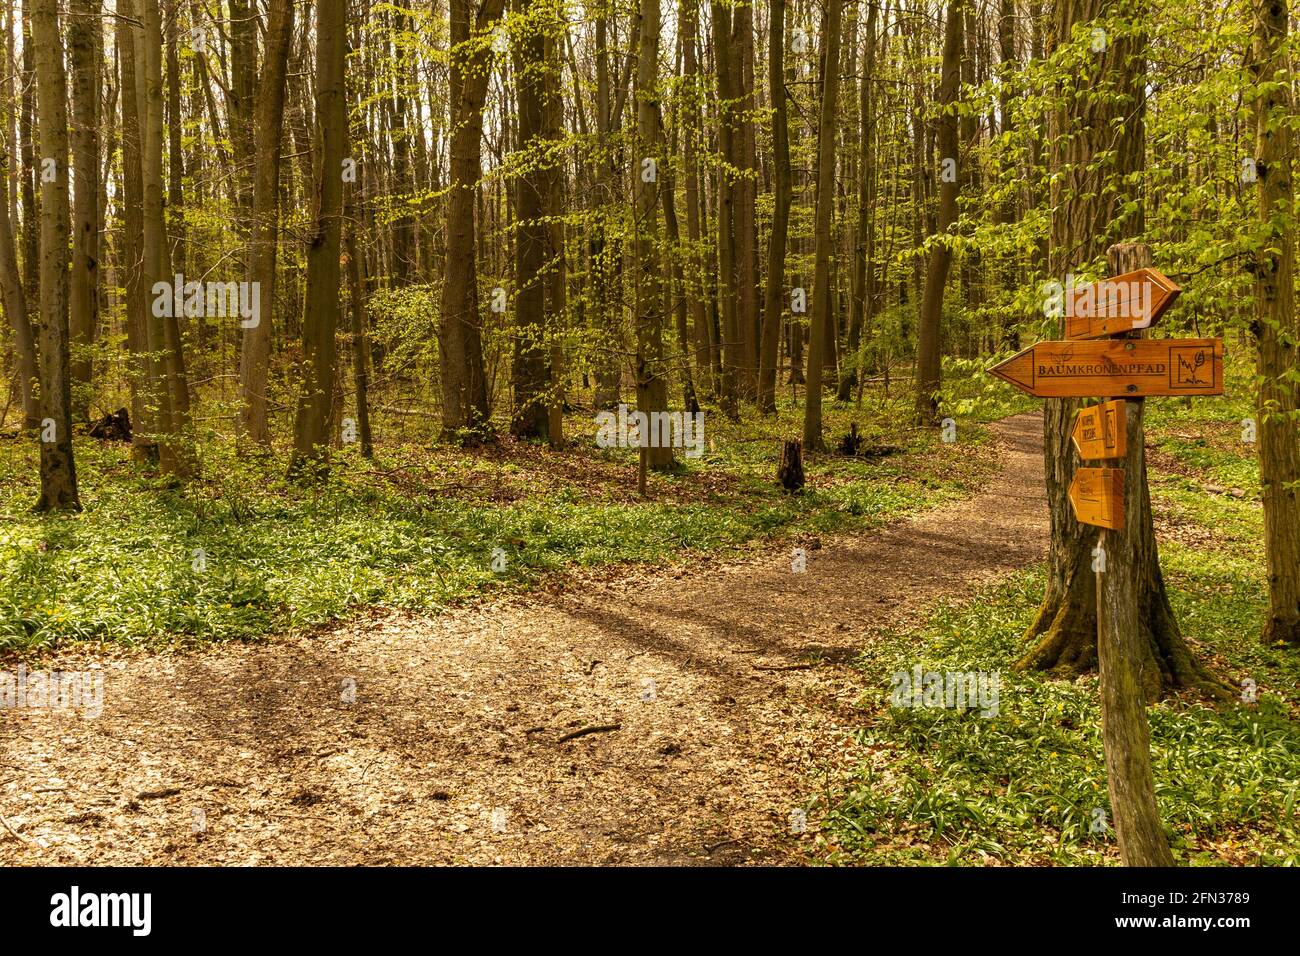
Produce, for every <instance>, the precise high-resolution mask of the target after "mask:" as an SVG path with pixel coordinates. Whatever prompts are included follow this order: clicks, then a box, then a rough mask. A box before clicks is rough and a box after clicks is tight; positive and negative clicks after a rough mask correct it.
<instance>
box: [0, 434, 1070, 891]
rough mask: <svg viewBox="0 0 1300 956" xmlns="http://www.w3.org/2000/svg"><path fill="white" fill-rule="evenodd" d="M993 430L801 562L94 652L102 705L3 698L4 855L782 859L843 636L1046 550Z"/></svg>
mask: <svg viewBox="0 0 1300 956" xmlns="http://www.w3.org/2000/svg"><path fill="white" fill-rule="evenodd" d="M994 429H995V432H996V434H997V440H998V442H999V443H1000V445H1001V448H1000V452H999V454H1000V458H1001V460H1002V462H1003V468H1002V471H1001V472H1000V473H999V474H998V475H996V476H995V477H994V478H993V479H992V481H991V482H990V484H989V485H988V486H987V487H986V488H985V489H983V490H982V491H981V492H980V493H979V494H978V495H976V496H975V497H973V498H968V499H966V500H963V501H959V502H955V503H952V504H949V505H945V506H943V507H941V508H939V509H936V510H934V511H930V512H927V513H925V514H923V515H920V516H918V517H916V518H913V519H910V520H905V521H901V522H898V523H896V524H893V525H890V526H889V527H887V528H885V529H882V530H881V531H879V532H874V533H870V534H866V535H862V536H858V537H852V538H841V539H828V540H827V541H825V542H823V544H822V546H821V547H820V548H816V549H810V550H808V551H807V571H806V572H805V573H802V574H796V573H792V570H791V552H790V548H788V547H787V548H783V549H781V550H779V551H774V552H770V553H768V554H767V555H765V556H763V557H761V558H757V559H748V560H745V561H743V562H737V563H732V564H727V565H721V566H720V565H719V563H718V562H707V563H704V562H702V563H701V564H700V565H699V566H698V567H697V568H692V569H677V570H673V571H668V572H663V571H656V572H651V573H647V574H641V575H640V576H639V577H636V578H635V579H632V580H625V581H621V582H618V583H612V584H611V583H601V584H593V585H590V586H584V587H582V588H581V589H577V588H575V589H571V590H569V591H567V592H565V593H562V594H531V595H517V596H513V597H511V598H507V599H504V600H500V601H496V602H494V603H491V604H489V605H485V606H480V607H477V608H473V609H465V610H461V611H456V612H453V613H449V614H447V615H444V616H440V617H436V618H419V617H413V616H411V615H403V614H396V613H387V612H385V613H378V612H376V613H373V614H362V615H359V616H358V617H357V618H356V619H355V620H352V621H349V622H347V623H346V624H343V625H340V626H339V627H336V628H334V629H331V630H329V631H328V632H325V633H320V634H316V635H312V636H307V637H302V638H295V639H289V640H283V641H277V642H275V643H268V644H260V645H256V644H255V645H218V646H215V647H212V648H211V649H209V650H205V651H200V652H191V653H168V654H162V655H158V654H131V655H124V656H121V657H117V658H112V659H108V660H104V663H103V669H104V674H105V686H104V709H103V713H102V715H101V716H99V717H98V718H91V717H88V716H84V715H81V714H71V713H69V712H61V711H25V712H24V711H7V712H3V713H0V733H2V734H3V738H4V739H3V750H2V751H0V757H2V760H3V762H2V763H0V814H3V816H4V818H5V821H7V824H8V827H11V828H12V829H13V831H15V832H16V833H17V834H18V836H14V835H11V833H10V832H9V831H8V829H7V828H6V827H4V826H0V864H4V865H13V864H36V863H44V864H51V863H54V864H100V865H103V864H153V865H162V864H189V865H202V864H227V865H235V864H281V865H296V864H334V865H351V864H439V863H476V864H490V863H503V864H596V863H602V864H690V863H705V864H710V863H711V864H740V863H745V862H759V863H767V864H772V863H784V862H797V861H798V860H799V859H801V857H802V853H803V846H806V845H807V843H806V841H810V840H811V839H812V836H811V831H812V830H813V828H814V827H813V822H812V821H810V824H809V833H808V834H805V835H803V836H799V835H797V834H795V833H792V832H791V830H792V827H791V814H792V811H793V810H794V809H795V808H797V807H800V806H803V805H805V804H806V803H807V802H808V801H809V800H810V799H811V798H813V797H814V796H815V795H816V791H817V788H818V787H819V781H820V775H819V773H818V770H819V768H822V767H825V766H828V765H839V764H842V763H843V762H845V761H850V760H853V759H856V758H857V757H858V754H857V752H856V748H855V747H851V746H846V743H847V742H848V740H849V737H850V734H851V733H852V730H853V728H854V725H855V720H856V714H855V710H854V707H853V704H854V702H855V701H856V700H857V699H858V698H859V696H860V695H861V693H862V690H863V688H862V686H861V683H860V678H859V675H858V673H857V672H855V671H854V670H853V669H852V668H850V667H848V666H846V665H847V663H848V662H850V661H851V660H852V659H853V656H854V654H855V651H856V649H858V648H860V647H861V646H862V645H863V644H864V643H865V642H866V641H868V640H870V638H871V636H872V634H873V633H876V632H878V631H879V630H881V629H884V628H888V627H891V626H895V625H898V624H900V623H908V622H911V621H917V620H920V618H921V616H922V615H923V614H924V613H925V611H926V610H927V609H928V608H929V607H931V606H932V605H933V604H934V603H935V601H937V600H939V599H941V598H946V597H960V596H962V595H963V594H966V593H969V592H970V591H971V590H973V589H974V588H976V587H977V586H979V585H981V584H983V583H987V582H989V581H991V580H994V579H996V578H998V577H1000V576H1002V575H1004V574H1006V573H1008V572H1010V571H1012V570H1015V569H1019V568H1023V567H1025V566H1026V565H1028V564H1031V563H1032V562H1034V561H1036V560H1039V559H1040V558H1041V557H1042V556H1043V555H1044V554H1045V553H1046V540H1047V509H1046V507H1045V502H1044V495H1043V478H1042V474H1043V465H1042V456H1041V452H1040V447H1041V429H1042V425H1041V419H1040V418H1039V417H1038V416H1036V415H1022V416H1017V417H1015V418H1010V419H1007V420H1005V421H1003V422H1001V423H999V424H997V425H995V426H994ZM940 575H941V576H940ZM91 659H92V658H91V657H90V655H89V654H88V653H87V652H85V651H75V650H74V651H69V652H66V653H64V654H63V655H61V656H60V657H59V658H58V659H57V660H56V661H54V662H53V663H51V664H50V665H48V666H49V667H50V668H51V669H55V668H60V667H62V668H65V669H77V668H84V667H86V666H87V664H88V663H89V662H90V660H91ZM349 681H355V700H354V701H353V702H351V703H349V702H348V701H347V700H346V699H345V698H346V697H348V696H351V695H350V694H349V692H348V691H349V687H350V686H351V685H350V684H349V683H348V682H349ZM651 682H652V683H651ZM615 726H617V727H618V729H602V730H599V731H597V732H591V733H587V734H585V735H582V736H572V735H573V734H574V732H575V731H581V730H584V729H589V728H611V727H615ZM565 735H571V736H572V739H569V740H564V739H563V738H564V737H565Z"/></svg>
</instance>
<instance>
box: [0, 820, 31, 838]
mask: <svg viewBox="0 0 1300 956" xmlns="http://www.w3.org/2000/svg"><path fill="white" fill-rule="evenodd" d="M0 823H3V824H4V825H5V829H6V830H8V831H9V835H10V836H11V837H13V838H14V839H15V840H17V841H18V842H19V843H26V844H27V845H28V846H31V843H32V841H31V840H29V839H27V837H25V836H22V835H21V834H19V832H18V831H17V830H15V829H14V828H13V827H11V826H10V825H9V821H8V820H6V819H5V815H4V814H3V813H0Z"/></svg>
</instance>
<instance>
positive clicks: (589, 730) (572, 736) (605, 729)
mask: <svg viewBox="0 0 1300 956" xmlns="http://www.w3.org/2000/svg"><path fill="white" fill-rule="evenodd" d="M622 729H623V725H622V724H601V725H600V726H598V727H583V728H582V729H581V730H575V731H573V732H572V733H569V734H565V735H564V736H563V737H561V738H560V739H559V740H557V741H556V743H557V744H562V743H564V742H565V741H566V740H577V739H578V738H579V737H585V736H587V735H588V734H607V733H609V732H610V731H613V730H622Z"/></svg>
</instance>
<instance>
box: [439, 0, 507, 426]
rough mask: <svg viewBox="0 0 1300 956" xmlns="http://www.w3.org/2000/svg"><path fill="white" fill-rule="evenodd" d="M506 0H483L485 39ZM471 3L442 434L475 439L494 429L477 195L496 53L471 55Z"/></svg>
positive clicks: (443, 346) (454, 113) (448, 284)
mask: <svg viewBox="0 0 1300 956" xmlns="http://www.w3.org/2000/svg"><path fill="white" fill-rule="evenodd" d="M503 5H504V0H482V3H481V5H480V6H479V9H478V14H477V17H476V18H475V21H474V24H473V35H474V36H475V37H481V36H482V35H483V34H485V33H487V32H488V31H489V30H490V29H491V27H492V24H493V23H495V22H496V21H497V20H498V19H499V18H500V16H501V11H502V7H503ZM470 36H471V23H470V0H451V43H452V47H453V51H454V52H453V54H452V57H451V71H450V72H451V78H450V99H451V126H452V130H451V177H450V183H449V187H450V193H449V196H448V199H447V229H446V232H447V254H446V262H445V272H444V274H443V286H442V314H441V316H440V321H439V338H438V345H439V353H440V356H441V360H442V361H441V372H442V434H443V437H444V438H445V439H453V438H454V439H459V440H461V441H473V440H476V439H477V438H479V437H481V436H482V434H483V433H484V432H485V431H486V430H487V429H488V428H489V425H490V421H489V419H490V418H491V412H492V410H491V408H489V406H488V397H487V373H486V371H485V369H484V366H483V344H482V331H481V329H482V319H481V317H480V315H479V305H478V234H477V230H476V226H475V222H474V206H475V202H474V200H475V196H476V195H477V193H478V188H479V186H478V184H479V178H480V176H481V175H482V145H481V144H482V139H483V102H484V100H485V99H486V98H487V87H488V79H489V77H490V75H491V48H490V47H489V46H487V45H486V44H483V45H478V46H476V47H474V48H472V49H467V46H468V44H467V41H468V40H469V39H470Z"/></svg>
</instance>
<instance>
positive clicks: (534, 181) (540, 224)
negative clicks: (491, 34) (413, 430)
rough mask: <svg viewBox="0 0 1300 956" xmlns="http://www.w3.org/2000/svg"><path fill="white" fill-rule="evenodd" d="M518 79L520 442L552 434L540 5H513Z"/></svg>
mask: <svg viewBox="0 0 1300 956" xmlns="http://www.w3.org/2000/svg"><path fill="white" fill-rule="evenodd" d="M513 2H514V11H513V13H514V16H515V23H516V26H515V34H514V37H513V45H514V75H515V89H516V93H515V100H516V115H517V122H518V126H517V139H516V142H515V148H516V149H517V150H518V151H519V153H520V154H521V157H522V159H521V161H520V168H521V170H522V171H521V172H520V173H519V174H518V176H517V177H516V179H515V229H514V234H515V301H514V309H513V310H512V311H513V313H514V314H513V316H512V318H513V321H512V322H511V332H512V339H513V346H514V354H513V357H512V359H513V360H512V362H511V368H510V370H511V378H512V380H513V384H514V392H515V407H514V414H513V416H512V418H511V422H510V432H511V434H513V435H514V436H515V437H517V438H545V437H546V435H547V433H548V430H549V428H550V416H549V414H548V409H547V404H546V397H547V374H546V349H545V328H546V285H545V281H546V280H545V276H544V274H543V269H544V268H545V266H546V251H547V245H548V243H547V238H548V236H547V233H548V224H547V222H546V220H545V219H544V216H543V203H544V200H545V198H546V197H545V192H546V184H545V183H544V182H543V180H544V179H545V176H544V171H543V169H542V167H543V165H545V164H547V163H549V162H550V160H549V159H548V158H546V157H545V155H544V148H545V135H544V133H543V125H544V122H545V118H544V110H545V96H546V93H545V77H544V71H545V69H546V63H545V57H546V34H545V31H546V28H547V27H546V24H545V22H544V20H543V17H544V12H543V9H542V3H541V0H513Z"/></svg>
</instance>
